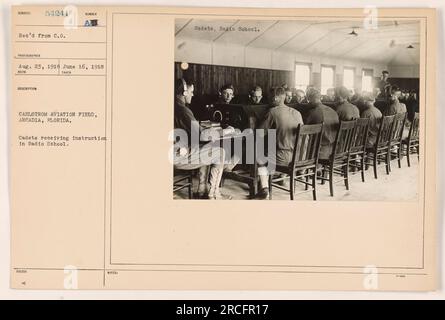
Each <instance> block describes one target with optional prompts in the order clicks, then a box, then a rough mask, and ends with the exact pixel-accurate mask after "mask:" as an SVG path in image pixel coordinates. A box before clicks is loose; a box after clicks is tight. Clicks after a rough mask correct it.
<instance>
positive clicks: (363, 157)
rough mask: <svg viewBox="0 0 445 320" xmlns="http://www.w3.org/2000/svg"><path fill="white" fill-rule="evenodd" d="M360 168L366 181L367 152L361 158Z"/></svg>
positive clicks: (363, 180) (363, 179)
mask: <svg viewBox="0 0 445 320" xmlns="http://www.w3.org/2000/svg"><path fill="white" fill-rule="evenodd" d="M360 169H361V171H362V172H361V174H362V182H365V154H363V156H362V159H361V160H360Z"/></svg>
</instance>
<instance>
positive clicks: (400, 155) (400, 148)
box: [397, 144, 402, 169]
mask: <svg viewBox="0 0 445 320" xmlns="http://www.w3.org/2000/svg"><path fill="white" fill-rule="evenodd" d="M397 157H398V159H397V161H398V164H399V169H400V168H401V167H402V144H399V145H398V148H397Z"/></svg>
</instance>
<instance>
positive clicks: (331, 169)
mask: <svg viewBox="0 0 445 320" xmlns="http://www.w3.org/2000/svg"><path fill="white" fill-rule="evenodd" d="M329 192H330V193H331V197H333V196H334V165H333V164H332V165H331V166H330V167H329Z"/></svg>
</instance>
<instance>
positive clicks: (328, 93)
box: [322, 88, 335, 102]
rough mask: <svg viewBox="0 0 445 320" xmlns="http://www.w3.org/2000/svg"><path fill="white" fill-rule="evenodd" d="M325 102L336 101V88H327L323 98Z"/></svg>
mask: <svg viewBox="0 0 445 320" xmlns="http://www.w3.org/2000/svg"><path fill="white" fill-rule="evenodd" d="M322 100H323V101H324V102H334V101H335V90H334V88H329V89H328V90H326V95H324V96H323V99H322Z"/></svg>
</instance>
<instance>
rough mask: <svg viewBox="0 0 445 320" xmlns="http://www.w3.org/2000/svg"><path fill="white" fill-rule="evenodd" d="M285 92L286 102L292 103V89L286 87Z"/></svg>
mask: <svg viewBox="0 0 445 320" xmlns="http://www.w3.org/2000/svg"><path fill="white" fill-rule="evenodd" d="M285 94H286V96H285V98H284V103H285V104H290V103H292V102H293V98H294V97H293V95H292V90H291V89H289V88H287V89H285Z"/></svg>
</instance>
